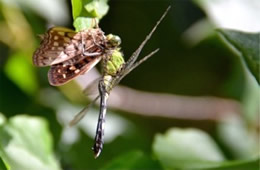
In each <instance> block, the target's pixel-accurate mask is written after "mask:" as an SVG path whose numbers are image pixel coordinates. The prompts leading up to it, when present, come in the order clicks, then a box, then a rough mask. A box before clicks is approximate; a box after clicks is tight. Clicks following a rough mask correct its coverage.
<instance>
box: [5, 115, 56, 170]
mask: <svg viewBox="0 0 260 170" xmlns="http://www.w3.org/2000/svg"><path fill="white" fill-rule="evenodd" d="M52 145H53V144H52V138H51V134H50V132H49V130H48V125H47V122H46V121H45V120H44V119H42V118H39V117H30V116H26V115H20V116H15V117H13V118H10V119H9V121H7V122H5V123H4V124H3V125H2V126H1V127H0V155H1V157H2V159H3V160H4V162H5V163H7V164H8V165H9V166H10V168H11V169H14V170H16V169H17V170H22V169H24V170H25V169H26V170H35V169H41V170H59V169H60V167H59V165H58V163H57V160H56V159H55V158H54V155H53V151H52V147H53V146H52Z"/></svg>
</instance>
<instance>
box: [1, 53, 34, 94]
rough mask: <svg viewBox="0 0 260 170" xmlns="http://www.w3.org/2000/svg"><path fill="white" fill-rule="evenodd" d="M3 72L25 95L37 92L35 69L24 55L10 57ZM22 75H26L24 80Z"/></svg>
mask: <svg viewBox="0 0 260 170" xmlns="http://www.w3.org/2000/svg"><path fill="white" fill-rule="evenodd" d="M5 71H6V74H7V75H8V77H9V78H10V79H11V80H12V81H13V82H14V83H15V84H17V86H18V87H20V88H21V89H22V90H23V91H24V92H26V93H27V94H29V95H33V94H34V93H35V92H36V91H37V88H38V84H37V81H36V80H37V78H36V75H35V69H34V68H33V66H32V65H31V63H30V62H29V61H28V60H27V58H26V56H25V55H24V54H21V53H20V54H14V55H13V56H10V58H9V60H8V62H7V64H6V66H5ZM24 75H26V77H27V78H26V79H25V78H24Z"/></svg>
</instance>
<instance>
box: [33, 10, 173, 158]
mask: <svg viewBox="0 0 260 170" xmlns="http://www.w3.org/2000/svg"><path fill="white" fill-rule="evenodd" d="M169 9H170V7H168V8H167V10H166V11H165V12H164V14H163V15H162V16H161V18H160V19H159V20H158V21H157V23H156V25H155V26H154V27H153V29H152V30H151V32H150V33H149V34H148V35H147V36H146V38H145V40H144V41H143V42H142V43H141V45H140V46H139V47H138V49H137V50H136V51H135V52H134V53H133V54H132V56H131V57H130V58H129V59H128V60H127V61H126V62H125V61H124V58H123V54H122V53H121V51H120V47H119V45H120V43H121V40H120V38H119V37H118V36H115V35H112V34H109V35H107V36H105V34H104V32H102V30H101V29H100V28H91V29H87V30H83V31H80V32H74V31H73V30H70V29H67V28H63V27H54V28H51V29H49V30H48V32H47V33H46V34H45V35H44V36H43V37H42V42H41V45H40V47H39V48H38V49H37V50H36V51H35V53H34V55H33V63H34V64H35V65H36V66H40V67H41V66H51V68H50V70H49V72H48V79H49V83H50V84H51V85H54V86H59V85H62V84H65V83H67V82H68V81H70V80H72V79H74V78H75V77H77V76H79V75H81V74H84V73H86V72H87V71H89V70H90V69H91V68H92V67H93V66H95V65H96V64H97V63H98V62H99V61H100V60H102V70H103V74H102V78H101V80H100V81H99V84H98V90H99V95H98V96H97V97H96V98H95V99H94V100H93V101H92V102H91V103H90V104H89V105H88V106H87V107H85V108H84V109H83V110H82V111H81V112H80V113H78V114H77V115H75V117H74V119H73V120H72V121H71V122H70V125H71V126H72V125H75V124H76V123H78V122H79V121H80V120H81V119H82V118H83V117H84V116H85V114H86V113H87V111H88V109H89V108H90V107H91V106H92V105H93V104H94V103H95V102H96V101H97V100H98V99H99V98H100V112H99V118H98V123H97V129H96V136H95V142H94V146H93V148H92V150H93V151H94V157H95V158H97V157H98V156H99V155H100V153H101V151H102V149H103V143H104V129H105V116H106V109H107V100H108V97H109V94H110V92H111V90H112V89H113V88H114V87H115V86H116V85H117V84H118V83H119V82H120V81H121V80H122V79H123V78H124V77H125V76H126V75H127V74H129V73H130V72H131V71H132V70H133V69H135V68H136V67H137V66H139V65H140V64H141V63H143V62H144V61H145V60H147V59H148V58H150V57H151V56H152V55H154V54H155V53H156V52H158V50H159V49H156V50H154V51H152V52H151V53H150V54H148V55H146V56H145V57H143V58H142V59H141V60H139V61H136V60H137V58H138V56H139V54H140V52H141V51H142V49H143V47H144V45H145V44H146V43H147V41H148V40H149V39H150V38H151V36H152V34H153V33H154V31H155V30H156V28H157V27H158V25H159V24H160V23H161V21H162V20H163V18H164V17H165V16H166V14H167V13H168V11H169Z"/></svg>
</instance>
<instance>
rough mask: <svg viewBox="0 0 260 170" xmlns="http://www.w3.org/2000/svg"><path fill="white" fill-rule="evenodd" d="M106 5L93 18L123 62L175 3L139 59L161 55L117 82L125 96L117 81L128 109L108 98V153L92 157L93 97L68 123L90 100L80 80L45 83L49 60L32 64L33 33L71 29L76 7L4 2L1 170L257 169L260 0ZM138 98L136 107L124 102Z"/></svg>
mask: <svg viewBox="0 0 260 170" xmlns="http://www.w3.org/2000/svg"><path fill="white" fill-rule="evenodd" d="M73 2H74V4H77V3H79V2H82V6H84V5H86V4H88V3H91V2H93V1H91V0H83V1H80V0H74V1H73ZM95 2H96V3H97V4H98V5H100V7H106V5H107V2H106V1H105V0H103V1H95ZM108 5H109V11H108V13H107V14H106V15H105V16H104V17H103V18H102V19H101V20H100V24H99V26H100V28H101V29H102V30H103V31H104V32H105V33H106V34H109V33H113V34H116V35H119V36H120V37H121V39H122V45H121V47H122V51H123V53H124V56H125V58H126V59H127V58H128V57H129V56H131V54H132V53H133V52H134V50H135V49H137V48H138V46H139V44H140V43H141V42H142V41H143V40H144V38H145V37H146V35H147V34H148V33H149V31H150V30H151V29H152V27H153V26H154V25H155V23H156V22H157V20H158V19H159V17H160V16H161V15H162V13H163V12H164V11H165V9H166V8H167V7H168V6H169V5H171V6H172V7H171V10H170V11H169V13H168V15H167V16H166V18H165V19H164V20H163V21H162V23H161V25H160V26H159V27H158V29H157V30H156V32H155V33H154V35H153V36H152V38H151V40H150V41H149V42H148V44H147V45H146V46H145V48H144V50H143V51H142V53H141V56H145V54H148V53H149V52H151V51H152V50H154V49H156V48H160V51H159V52H158V53H157V54H155V55H154V56H153V57H152V58H150V59H149V60H148V61H146V62H145V63H144V64H142V65H141V66H140V67H138V68H137V69H135V70H134V71H133V72H132V73H131V74H129V75H128V76H126V77H125V78H124V79H123V80H122V82H121V83H120V84H121V85H122V86H121V88H122V89H123V92H122V93H123V94H124V92H125V93H126V92H129V91H124V87H128V88H131V89H135V90H138V91H135V90H133V92H137V94H135V95H132V96H131V95H125V96H122V98H120V96H119V99H118V100H119V101H120V100H121V101H124V102H122V103H124V105H126V106H123V105H122V106H120V104H119V106H118V105H117V104H115V103H117V102H116V100H115V98H111V108H109V109H108V115H107V121H106V131H105V144H104V150H103V152H102V154H101V156H100V157H99V158H98V159H94V158H93V153H92V150H91V147H92V145H93V136H94V133H95V128H96V123H97V115H98V105H97V106H95V107H94V108H93V109H92V110H90V112H89V113H88V114H87V116H86V117H85V119H83V120H82V122H81V123H80V124H79V125H77V126H75V127H68V123H69V121H70V120H71V119H72V118H73V116H74V115H75V114H76V113H77V112H79V111H80V110H81V109H82V108H83V107H84V106H86V104H87V103H88V102H89V100H88V99H87V98H84V95H83V94H82V93H81V91H82V89H81V88H80V86H79V85H77V82H71V83H69V84H68V85H64V86H62V87H52V86H51V85H49V83H48V79H47V72H48V69H49V68H36V67H35V66H33V64H32V55H33V52H34V50H35V49H36V48H37V47H38V46H39V43H40V39H39V38H38V36H37V35H39V34H43V33H44V32H45V31H46V30H47V29H48V28H49V27H51V26H64V27H68V28H72V29H74V28H73V17H72V12H73V10H76V9H75V6H72V5H71V1H65V0H44V1H33V0H2V1H0V112H1V115H0V170H2V169H12V170H13V169H14V170H28V169H32V170H34V169H35V170H36V169H37V170H44V169H48V170H52V169H53V170H54V169H55V170H56V169H64V170H74V169H75V170H85V169H225V170H229V169H230V170H231V169H234V170H239V169H241V170H256V169H258V166H259V162H258V161H259V152H260V149H259V84H258V83H257V81H258V82H259V55H260V54H259V48H260V45H259V42H260V40H259V37H260V35H259V33H257V32H259V30H260V26H259V23H257V22H258V21H257V20H254V17H255V18H257V17H258V18H259V17H260V12H259V11H260V10H259V9H260V4H259V2H258V1H257V0H252V1H250V2H249V1H248V2H245V1H243V0H237V1H234V0H227V1H225V2H224V1H222V0H214V1H206V0H193V1H191V0H171V1H169V0H138V1H137V0H124V1H123V0H122V1H120V0H110V1H109V2H108ZM237 9H239V10H237ZM83 10H84V9H83ZM238 11H242V12H241V13H243V15H242V16H245V17H244V18H242V17H241V14H240V13H239V12H238ZM74 12H75V11H74ZM225 14H226V15H225ZM228 14H230V15H228ZM82 16H83V15H82ZM83 17H84V16H83ZM232 17H233V18H232ZM247 17H248V18H247ZM251 17H252V18H251ZM249 18H250V19H249ZM74 19H75V18H74ZM216 28H218V29H216ZM226 28H228V29H226ZM230 29H231V30H230ZM233 30H235V31H233ZM97 68H98V69H99V68H100V66H98V67H97ZM99 70H100V69H99ZM251 73H253V74H251ZM255 73H256V74H255ZM86 78H87V75H86ZM125 90H127V89H125ZM130 92H131V91H130ZM122 93H120V94H122ZM116 94H117V93H116ZM127 97H129V98H127ZM139 97H140V98H141V99H144V100H145V102H144V103H143V104H142V103H141V105H143V107H141V108H140V107H139V108H137V109H135V108H131V105H130V106H129V107H127V105H128V103H130V102H131V104H133V105H132V106H135V105H136V104H137V103H135V99H136V102H137V101H138V100H137V99H138V98H139ZM113 103H114V104H113ZM149 103H150V105H149ZM154 103H156V105H154ZM138 106H140V105H138ZM148 108H150V110H152V111H153V109H155V111H154V112H152V113H150V110H149V109H148Z"/></svg>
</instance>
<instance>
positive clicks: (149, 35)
mask: <svg viewBox="0 0 260 170" xmlns="http://www.w3.org/2000/svg"><path fill="white" fill-rule="evenodd" d="M170 8H171V6H169V7H168V8H167V9H166V11H165V12H164V13H163V15H162V16H161V18H160V19H159V20H158V21H157V23H156V25H155V26H154V27H153V29H152V31H151V32H150V33H149V34H148V35H147V36H146V38H145V40H144V41H143V42H142V43H141V45H140V46H139V47H138V48H137V50H136V51H135V52H134V53H133V54H132V56H131V57H130V58H129V59H128V60H127V62H126V70H128V69H129V68H131V67H132V65H133V63H134V62H135V61H136V60H137V58H138V56H139V54H140V52H141V51H142V49H143V47H144V46H145V44H146V43H147V41H148V40H149V39H150V38H151V37H152V35H153V33H154V31H155V30H156V29H157V27H158V25H159V24H160V23H161V21H162V20H163V19H164V17H165V16H166V14H167V13H168V11H169V10H170Z"/></svg>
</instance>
